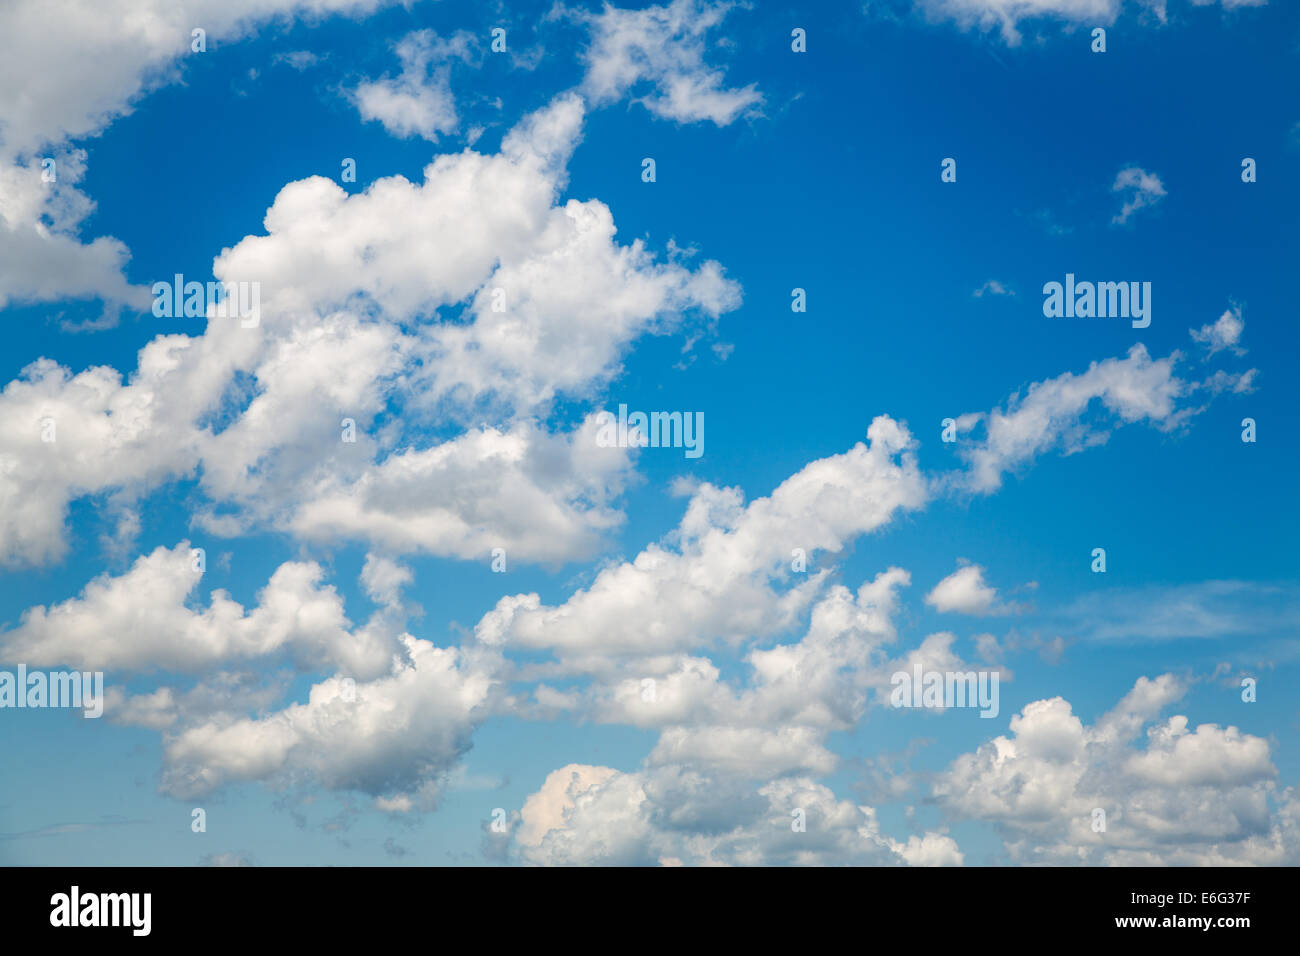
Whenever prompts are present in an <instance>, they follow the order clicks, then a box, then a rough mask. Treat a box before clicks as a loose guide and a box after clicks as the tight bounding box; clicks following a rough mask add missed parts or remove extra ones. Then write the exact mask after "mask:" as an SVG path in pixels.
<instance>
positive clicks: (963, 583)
mask: <svg viewBox="0 0 1300 956" xmlns="http://www.w3.org/2000/svg"><path fill="white" fill-rule="evenodd" d="M925 603H926V604H928V605H930V606H931V607H933V608H934V609H935V610H936V611H941V612H945V613H956V614H996V613H999V612H1001V611H1003V610H1004V608H1003V607H1002V606H1001V605H1000V604H999V603H998V592H997V589H996V588H992V587H989V585H987V584H986V583H985V582H984V569H983V568H982V567H980V566H979V565H978V564H968V565H966V566H964V567H960V568H958V569H957V570H956V571H954V572H953V573H952V574H950V575H948V576H947V577H946V578H944V579H943V580H942V581H940V582H939V583H938V584H936V585H935V586H934V590H932V591H931V592H930V593H929V594H927V595H926V596H925Z"/></svg>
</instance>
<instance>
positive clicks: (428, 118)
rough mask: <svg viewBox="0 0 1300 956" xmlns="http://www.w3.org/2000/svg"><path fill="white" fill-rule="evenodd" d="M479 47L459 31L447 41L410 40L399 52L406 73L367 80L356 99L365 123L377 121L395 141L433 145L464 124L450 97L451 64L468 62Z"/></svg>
mask: <svg viewBox="0 0 1300 956" xmlns="http://www.w3.org/2000/svg"><path fill="white" fill-rule="evenodd" d="M475 49H476V43H475V40H474V37H473V35H472V34H469V33H466V32H464V31H458V32H457V33H455V34H453V35H452V36H450V37H448V38H446V39H443V38H440V37H439V36H438V35H437V34H436V33H434V32H433V31H432V30H417V31H415V32H414V33H410V34H407V35H406V36H405V37H403V38H402V39H401V40H400V41H399V42H398V43H397V44H396V45H395V46H394V52H396V53H397V56H398V59H399V60H400V61H401V64H402V70H401V73H400V74H399V75H398V76H397V77H384V78H383V79H380V80H367V81H366V82H363V83H361V84H360V85H358V86H357V88H356V90H355V91H354V92H353V98H354V100H355V102H356V105H357V109H358V111H360V113H361V117H362V119H366V120H378V121H379V122H381V123H383V124H384V127H385V128H386V129H387V130H388V131H389V132H391V133H392V134H393V135H395V136H400V137H403V138H406V137H409V136H422V137H423V138H425V139H428V140H432V141H434V142H436V141H437V139H438V134H439V133H446V132H454V131H455V129H456V128H457V126H458V125H459V124H460V117H459V116H458V115H457V113H456V100H455V97H454V96H453V95H452V91H451V61H452V60H456V59H459V60H465V61H468V60H470V59H471V58H472V57H473V56H474V51H475Z"/></svg>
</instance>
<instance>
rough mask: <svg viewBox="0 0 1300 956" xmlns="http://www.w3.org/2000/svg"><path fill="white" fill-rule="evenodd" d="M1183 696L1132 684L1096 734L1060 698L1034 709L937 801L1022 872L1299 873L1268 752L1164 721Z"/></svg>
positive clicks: (1244, 738) (1176, 681)
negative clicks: (1272, 869) (999, 846)
mask: <svg viewBox="0 0 1300 956" xmlns="http://www.w3.org/2000/svg"><path fill="white" fill-rule="evenodd" d="M1186 689H1187V685H1186V682H1185V681H1184V680H1182V679H1180V678H1176V677H1174V676H1172V675H1169V674H1165V675H1162V676H1160V677H1158V678H1156V679H1154V680H1148V679H1147V678H1141V679H1140V680H1138V682H1137V683H1136V684H1135V685H1134V687H1133V689H1132V690H1131V691H1130V692H1129V693H1128V694H1127V695H1125V697H1124V698H1123V699H1122V700H1121V701H1120V702H1119V703H1118V704H1117V705H1116V706H1115V707H1114V708H1113V709H1112V710H1110V711H1109V712H1107V713H1106V714H1103V715H1102V716H1101V717H1100V718H1098V719H1097V721H1096V723H1094V724H1092V725H1091V726H1089V725H1086V724H1084V722H1083V721H1082V720H1080V719H1079V717H1078V716H1076V715H1075V714H1074V712H1073V709H1072V708H1071V706H1070V704H1069V702H1068V701H1066V700H1063V699H1062V698H1060V697H1055V698H1052V699H1050V700H1039V701H1035V702H1033V703H1031V704H1028V705H1026V706H1025V707H1024V709H1023V710H1022V711H1021V712H1020V713H1018V714H1016V715H1015V716H1013V717H1012V718H1011V722H1010V734H1009V735H1007V736H999V737H996V738H994V739H993V740H991V741H989V742H988V743H986V744H983V745H982V746H981V747H980V748H979V749H978V750H977V751H975V752H974V753H970V754H966V755H964V756H962V757H959V758H958V759H957V760H955V761H954V762H953V763H952V765H951V766H950V767H949V768H948V769H947V770H946V771H944V773H942V774H941V775H940V776H939V778H938V779H937V780H936V782H935V784H934V796H935V797H936V799H938V800H939V801H940V803H941V805H942V806H943V807H944V808H945V809H946V810H948V811H949V812H950V813H952V814H953V815H954V816H955V817H957V818H969V819H977V820H983V821H986V822H989V823H992V824H993V825H994V826H995V827H996V828H997V830H998V831H999V832H1000V833H1001V835H1002V837H1003V839H1004V841H1005V844H1006V847H1007V850H1008V852H1009V853H1010V855H1011V857H1012V859H1013V860H1015V861H1017V862H1022V863H1053V864H1070V863H1075V864H1098V863H1100V864H1111V865H1162V864H1172V865H1278V864H1290V865H1295V863H1296V861H1297V860H1298V859H1300V828H1298V827H1297V822H1300V819H1298V818H1297V814H1296V795H1295V793H1294V792H1292V791H1290V790H1284V789H1281V788H1279V787H1278V786H1277V783H1276V777H1277V770H1276V768H1275V767H1274V765H1273V763H1272V758H1271V753H1270V745H1269V743H1268V741H1266V740H1264V739H1263V738H1261V737H1255V736H1252V735H1250V734H1247V733H1243V732H1242V731H1240V730H1238V729H1237V728H1236V727H1232V726H1228V727H1220V726H1218V725H1216V724H1200V725H1197V726H1192V725H1191V724H1190V723H1189V721H1188V719H1187V717H1185V716H1182V715H1174V716H1170V717H1167V718H1164V719H1161V718H1160V714H1161V712H1162V711H1164V710H1165V709H1167V708H1168V707H1169V706H1171V705H1172V704H1173V703H1174V702H1176V701H1177V700H1178V699H1179V698H1180V697H1181V696H1182V695H1183V694H1184V693H1185V691H1186ZM1144 729H1145V738H1146V739H1145V741H1142V742H1139V738H1140V737H1142V736H1143V730H1144Z"/></svg>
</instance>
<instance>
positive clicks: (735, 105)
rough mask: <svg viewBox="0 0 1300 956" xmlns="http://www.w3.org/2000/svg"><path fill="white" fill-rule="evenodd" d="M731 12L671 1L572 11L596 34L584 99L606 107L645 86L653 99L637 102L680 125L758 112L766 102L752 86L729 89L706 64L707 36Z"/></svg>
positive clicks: (697, 1)
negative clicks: (593, 11)
mask: <svg viewBox="0 0 1300 956" xmlns="http://www.w3.org/2000/svg"><path fill="white" fill-rule="evenodd" d="M732 7H733V4H730V3H708V2H704V0H673V2H672V3H670V4H667V5H664V6H651V7H646V8H645V9H643V10H622V9H619V8H617V7H613V6H609V5H606V6H605V8H604V9H603V10H602V11H601V12H600V13H598V14H591V13H586V12H582V11H574V12H571V14H570V15H571V16H573V17H574V18H575V19H578V20H580V21H582V22H585V23H587V24H588V25H589V26H590V28H591V45H590V46H589V47H588V49H587V52H586V54H585V57H584V59H585V63H586V66H587V75H586V78H585V80H584V81H583V86H582V89H583V92H584V93H586V95H588V96H589V97H591V99H592V100H593V101H594V102H595V103H597V104H600V103H607V102H611V101H613V100H617V99H621V98H622V97H623V96H624V95H626V94H627V93H628V92H629V91H631V92H635V91H636V90H637V89H638V88H639V87H640V85H641V84H643V83H645V84H647V85H648V86H650V87H651V88H652V92H649V93H647V94H645V95H644V96H641V97H639V98H638V100H637V101H638V102H640V103H642V104H643V105H644V106H645V107H646V109H648V110H650V111H651V112H652V113H654V114H656V115H657V116H662V117H665V118H667V119H674V120H677V121H679V122H696V121H699V120H706V119H707V120H712V121H713V122H714V123H715V124H716V125H718V126H725V125H727V124H728V123H731V122H732V121H733V120H735V119H736V118H737V117H738V116H741V115H745V114H749V113H752V112H754V111H756V110H757V109H758V107H760V106H761V105H762V102H763V96H762V94H761V93H759V92H758V90H757V89H756V88H755V86H754V84H752V83H751V84H749V85H747V86H745V87H742V88H728V87H727V86H726V85H725V84H726V77H725V74H724V72H723V71H722V70H720V69H716V68H712V67H710V66H708V65H707V64H706V63H705V61H704V53H705V39H704V38H705V34H707V33H708V32H709V31H710V30H712V29H713V28H714V27H716V26H717V25H718V24H719V23H721V22H722V20H723V19H724V18H725V17H726V15H727V14H728V12H730V10H731V9H732Z"/></svg>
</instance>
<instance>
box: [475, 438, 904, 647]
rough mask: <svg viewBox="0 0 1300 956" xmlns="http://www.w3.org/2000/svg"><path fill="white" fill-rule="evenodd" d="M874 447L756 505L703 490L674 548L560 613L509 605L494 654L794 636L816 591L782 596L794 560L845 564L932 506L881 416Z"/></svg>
mask: <svg viewBox="0 0 1300 956" xmlns="http://www.w3.org/2000/svg"><path fill="white" fill-rule="evenodd" d="M867 438H868V443H867V444H863V443H859V444H857V445H855V446H854V447H853V448H852V449H851V450H849V451H848V452H845V453H844V454H841V455H834V456H831V457H829V458H823V459H820V460H818V461H814V462H811V463H810V464H808V465H806V466H805V467H804V468H803V469H802V470H800V471H799V472H798V473H797V474H795V475H793V476H791V477H790V478H788V479H786V480H785V481H784V482H782V483H781V485H780V486H779V487H777V489H776V490H775V491H773V492H772V494H771V495H770V496H769V497H767V498H759V499H756V500H755V501H753V502H750V503H749V504H748V505H745V504H743V498H742V496H741V493H740V491H739V490H738V489H734V488H733V489H721V488H716V487H714V486H712V485H701V486H700V487H699V488H698V489H697V490H696V492H695V493H694V495H693V496H692V497H691V499H690V502H689V504H688V506H687V510H686V514H685V516H684V517H683V518H682V521H681V523H680V524H679V525H678V528H677V530H676V531H675V532H674V534H673V535H672V537H671V540H670V541H669V542H667V544H666V545H660V544H653V545H650V546H649V547H647V548H646V549H645V550H643V551H642V552H641V553H640V554H639V555H637V557H636V558H635V559H634V560H632V561H630V562H625V563H621V564H617V565H613V566H610V567H607V568H605V569H604V570H602V571H601V572H600V573H599V574H598V575H597V577H596V580H595V581H594V582H593V583H592V585H591V586H590V587H588V588H586V589H583V590H579V591H578V592H576V593H575V594H573V595H572V596H571V597H570V598H569V599H568V600H567V601H565V602H564V603H563V604H561V605H558V606H552V607H547V606H543V605H542V604H541V602H540V600H539V598H538V596H537V595H536V594H520V595H515V596H512V597H504V598H502V599H501V600H500V601H499V602H498V603H497V607H496V608H495V609H494V610H493V611H492V612H490V613H489V614H487V615H485V616H484V618H483V619H482V620H481V621H480V622H479V624H478V626H477V629H476V631H477V633H478V634H479V636H480V638H481V639H483V640H486V641H488V642H490V643H501V642H508V643H510V644H514V645H516V646H524V647H535V648H542V647H546V648H551V649H552V650H554V651H556V652H558V653H559V654H561V655H562V656H563V657H565V658H566V659H570V660H571V661H572V662H573V663H574V665H575V666H577V667H579V668H581V667H583V666H603V665H601V664H600V663H599V662H600V661H603V660H604V659H605V658H607V657H610V656H613V657H617V656H619V655H639V654H644V653H649V652H651V651H654V652H656V653H667V652H669V651H672V650H674V649H681V648H684V647H688V646H695V645H698V644H700V643H704V642H707V641H709V640H716V639H719V638H723V639H732V640H734V639H739V638H742V637H749V636H753V635H760V634H765V633H773V632H775V631H778V630H780V629H782V628H783V627H787V626H789V625H790V624H791V623H792V622H793V619H794V615H795V614H797V613H798V612H799V611H800V609H801V608H803V607H804V606H806V604H807V602H808V601H809V600H810V599H811V598H812V597H813V596H814V594H815V591H816V589H817V587H818V586H819V584H820V577H819V576H817V575H813V574H810V575H808V580H807V581H806V583H802V584H798V585H794V586H792V587H790V589H789V590H784V593H782V592H779V591H778V590H776V589H775V588H774V586H773V585H774V582H778V581H788V579H789V574H790V573H789V572H788V571H787V570H786V569H787V568H788V567H789V562H790V555H791V551H792V549H794V548H803V549H804V550H805V551H806V553H807V554H808V555H809V557H810V558H811V557H812V556H814V555H815V554H816V553H818V552H823V551H828V552H837V551H839V550H840V549H842V548H843V547H844V546H845V545H846V544H848V543H849V542H850V541H852V540H853V539H854V538H856V537H857V536H859V535H862V534H865V533H867V532H870V531H872V530H874V529H876V528H878V527H880V526H881V525H883V524H885V523H886V522H888V521H889V519H890V518H891V517H892V516H893V515H894V514H895V513H896V512H897V511H898V510H905V509H912V508H918V507H920V506H921V505H922V504H923V503H924V501H925V499H926V493H925V486H924V481H923V479H922V478H921V476H920V474H919V472H918V471H917V468H916V462H915V459H914V456H913V455H912V453H911V451H910V446H911V444H912V439H911V436H910V435H909V434H908V432H907V430H906V429H905V428H903V427H902V426H900V425H899V424H897V423H896V422H894V421H893V420H892V419H890V418H888V417H886V416H880V417H878V418H876V419H875V420H874V421H873V422H872V423H871V427H870V428H869V429H868V430H867ZM673 545H675V547H674V546H673ZM588 655H594V658H593V661H591V662H588V664H587V665H584V664H583V663H582V659H583V658H584V657H585V656H588Z"/></svg>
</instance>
